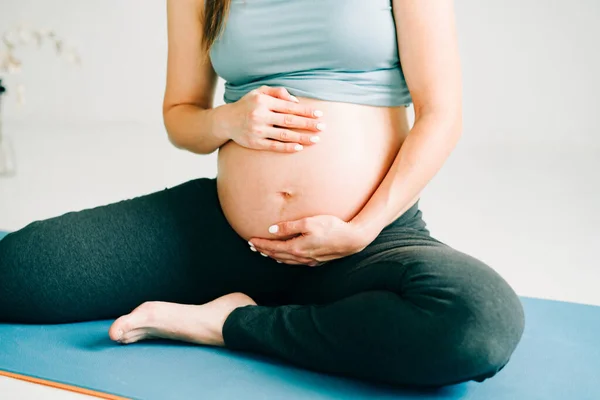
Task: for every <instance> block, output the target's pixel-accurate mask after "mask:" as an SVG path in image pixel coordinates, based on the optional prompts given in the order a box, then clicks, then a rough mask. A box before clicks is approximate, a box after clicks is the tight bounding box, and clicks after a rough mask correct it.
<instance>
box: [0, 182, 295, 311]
mask: <svg viewBox="0 0 600 400" xmlns="http://www.w3.org/2000/svg"><path fill="white" fill-rule="evenodd" d="M294 273H295V269H294V268H286V267H285V266H283V265H282V264H277V263H276V262H275V261H274V260H272V259H266V258H264V257H261V256H260V255H259V254H257V253H253V252H251V251H250V250H249V247H248V244H247V243H246V242H245V241H244V240H243V239H241V238H240V237H239V236H238V235H237V234H236V233H235V232H234V231H233V230H232V229H231V228H230V226H229V224H228V223H227V221H226V219H225V217H224V216H223V214H222V212H221V208H220V206H219V202H218V197H217V192H216V181H215V180H214V179H197V180H194V181H190V182H187V183H184V184H181V185H178V186H176V187H173V188H170V189H165V190H163V191H160V192H156V193H152V194H149V195H145V196H141V197H137V198H134V199H130V200H125V201H121V202H118V203H115V204H110V205H106V206H102V207H96V208H93V209H89V210H84V211H80V212H71V213H68V214H65V215H62V216H60V217H56V218H51V219H47V220H43V221H37V222H34V223H31V224H30V225H28V226H27V227H25V228H23V229H21V230H19V231H17V232H14V233H11V234H9V235H8V236H6V238H4V239H3V240H2V241H0V322H25V323H64V322H74V321H85V320H92V319H108V318H115V317H118V316H120V315H122V314H125V313H129V312H130V311H131V310H132V309H134V308H135V307H137V306H138V305H140V304H141V303H143V302H146V301H151V300H159V301H168V302H177V303H190V304H192V303H193V304H201V303H205V302H208V301H211V300H213V299H215V298H217V297H219V296H222V295H225V294H228V293H232V292H240V291H241V292H244V293H246V294H248V295H249V296H252V297H253V299H254V300H256V301H257V302H258V303H259V304H261V302H265V303H268V302H269V301H272V299H273V298H277V297H278V296H279V294H280V293H285V291H286V290H287V289H286V285H287V284H289V283H290V282H293V277H294Z"/></svg>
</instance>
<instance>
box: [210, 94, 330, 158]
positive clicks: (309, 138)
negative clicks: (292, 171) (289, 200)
mask: <svg viewBox="0 0 600 400" xmlns="http://www.w3.org/2000/svg"><path fill="white" fill-rule="evenodd" d="M223 110H224V111H225V113H222V114H221V115H222V116H223V117H222V118H221V119H220V124H221V127H222V129H224V130H225V131H226V132H227V133H228V136H229V137H230V138H231V140H233V141H234V142H236V143H237V144H239V145H240V146H244V147H247V148H249V149H256V150H268V151H275V152H282V153H295V152H298V151H300V150H302V149H303V146H305V145H313V144H315V143H318V142H319V139H320V138H319V136H317V135H316V133H318V132H320V131H322V130H323V129H324V128H325V125H324V124H323V123H321V122H319V120H318V118H319V117H322V116H323V112H322V111H319V110H315V109H313V108H312V107H308V106H303V105H301V104H299V101H298V99H296V97H294V96H292V95H291V94H289V93H288V91H287V90H286V89H285V88H283V87H269V86H262V87H260V88H258V89H256V90H252V91H250V92H248V93H247V94H246V95H245V96H244V97H242V98H241V99H240V100H238V101H237V102H235V103H232V104H228V105H227V106H226V108H224V109H223ZM291 129H297V130H302V131H306V132H303V133H299V132H296V131H293V130H291Z"/></svg>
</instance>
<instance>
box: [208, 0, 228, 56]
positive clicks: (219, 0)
mask: <svg viewBox="0 0 600 400" xmlns="http://www.w3.org/2000/svg"><path fill="white" fill-rule="evenodd" d="M204 3H205V4H204V14H203V15H202V19H203V23H204V32H202V34H203V35H202V49H203V50H205V51H206V52H208V51H209V50H210V46H212V44H213V43H214V41H215V40H216V39H217V37H218V36H219V34H220V33H221V31H222V30H223V28H224V26H225V20H226V18H227V14H229V6H230V5H231V0H205V1H204Z"/></svg>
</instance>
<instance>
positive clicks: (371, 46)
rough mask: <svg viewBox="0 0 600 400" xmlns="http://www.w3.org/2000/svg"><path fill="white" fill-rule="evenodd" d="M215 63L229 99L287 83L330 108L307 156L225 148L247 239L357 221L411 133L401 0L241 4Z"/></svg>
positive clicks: (225, 165) (221, 187) (231, 210)
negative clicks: (317, 218)
mask: <svg viewBox="0 0 600 400" xmlns="http://www.w3.org/2000/svg"><path fill="white" fill-rule="evenodd" d="M211 61H212V63H213V66H214V68H215V71H217V73H218V74H219V75H220V76H221V77H222V78H223V79H225V81H226V86H225V96H224V98H225V101H226V102H228V103H229V102H234V101H237V100H238V99H239V98H241V97H242V96H243V95H244V94H245V93H247V92H249V91H250V90H252V89H256V88H257V87H259V86H261V85H268V86H283V87H285V88H286V89H288V91H289V92H290V93H291V94H293V95H296V96H297V97H298V98H299V99H300V101H301V103H303V104H307V105H311V106H313V107H314V108H316V109H320V110H321V111H323V112H324V116H323V117H321V120H322V121H323V122H324V123H325V124H326V126H327V128H326V130H325V131H324V132H322V133H320V134H319V136H320V137H321V141H320V142H319V143H317V144H315V145H312V146H305V147H304V150H302V151H300V152H298V153H293V154H289V153H287V154H282V153H274V152H268V151H257V150H251V149H247V148H244V147H241V146H239V145H237V144H236V143H234V142H231V141H230V142H228V143H227V144H226V145H224V146H223V147H222V148H221V149H220V150H219V160H218V176H217V184H218V191H219V199H220V202H221V205H222V208H223V211H224V213H225V216H226V217H227V219H228V221H229V223H230V224H231V226H232V227H233V228H234V229H235V230H236V231H237V232H238V234H239V235H240V236H242V237H243V238H244V239H248V238H250V237H261V236H262V237H268V227H269V226H270V225H272V224H273V223H277V222H281V221H286V220H294V219H298V218H302V217H307V216H313V215H319V214H331V215H336V216H338V217H340V218H342V219H344V220H346V221H348V220H350V219H351V218H352V217H353V216H354V215H356V214H357V213H358V212H359V211H360V210H361V208H362V207H363V206H364V205H365V203H366V202H367V201H368V200H369V198H370V196H371V195H372V193H373V192H374V191H375V189H376V188H377V186H378V184H379V183H380V182H381V180H382V179H383V177H384V176H385V174H386V173H387V171H388V169H389V167H390V165H391V163H392V162H393V160H394V158H395V156H396V154H397V152H398V150H399V148H400V145H401V143H402V141H403V140H404V137H405V136H406V134H407V132H408V129H409V127H408V122H407V111H406V107H405V106H406V105H407V104H409V103H410V102H411V97H410V93H409V91H408V88H407V86H406V82H405V79H404V75H403V72H402V68H401V65H400V60H399V55H398V45H397V39H396V26H395V20H394V18H393V12H392V0H347V1H346V0H344V1H340V0H318V1H315V0H294V1H289V0H232V3H231V9H230V12H229V15H228V19H227V22H226V25H225V29H224V31H223V34H222V35H221V36H220V37H219V38H218V39H217V40H216V41H215V43H214V45H213V47H212V50H211Z"/></svg>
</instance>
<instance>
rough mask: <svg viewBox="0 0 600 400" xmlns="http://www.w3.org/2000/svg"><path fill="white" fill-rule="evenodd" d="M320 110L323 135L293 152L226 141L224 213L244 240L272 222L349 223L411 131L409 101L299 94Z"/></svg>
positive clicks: (220, 182)
mask: <svg viewBox="0 0 600 400" xmlns="http://www.w3.org/2000/svg"><path fill="white" fill-rule="evenodd" d="M300 101H301V103H303V104H311V105H313V106H314V107H315V108H317V109H320V110H322V111H323V112H324V116H323V117H321V120H322V121H323V122H325V124H326V126H327V128H326V130H325V131H323V132H322V133H320V134H319V136H320V137H321V141H320V142H319V143H317V144H315V145H312V146H305V147H304V150H302V151H299V152H297V153H274V152H269V151H259V150H251V149H248V148H245V147H242V146H239V145H238V144H236V143H235V142H232V141H230V142H228V143H227V144H226V145H224V146H223V147H221V149H220V150H219V156H218V176H217V187H218V193H219V201H220V203H221V206H222V208H223V212H224V214H225V216H226V218H227V220H228V221H229V223H230V224H231V226H232V227H233V229H234V230H235V231H236V232H237V233H238V234H239V235H240V236H241V237H243V238H244V239H246V240H248V239H249V238H251V237H268V236H269V234H268V228H269V226H270V225H272V224H274V223H278V222H283V221H290V220H295V219H299V218H303V217H308V216H313V215H322V214H329V215H335V216H338V217H339V218H341V219H343V220H345V221H349V220H350V219H352V218H353V217H354V216H355V215H356V214H357V213H358V212H359V211H360V210H361V209H362V207H363V206H364V205H365V204H366V202H367V201H368V200H369V198H370V197H371V195H372V193H373V192H374V191H375V190H376V189H377V187H378V185H379V183H380V182H381V180H382V179H383V178H384V176H385V175H386V173H387V171H388V169H389V167H390V166H391V164H392V162H393V161H394V158H395V157H396V155H397V153H398V150H399V149H400V146H401V144H402V142H403V140H404V138H405V137H406V135H407V133H408V131H409V125H408V121H407V113H406V107H372V106H365V105H357V104H350V103H333V102H328V101H322V100H314V99H307V98H300Z"/></svg>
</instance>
